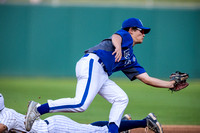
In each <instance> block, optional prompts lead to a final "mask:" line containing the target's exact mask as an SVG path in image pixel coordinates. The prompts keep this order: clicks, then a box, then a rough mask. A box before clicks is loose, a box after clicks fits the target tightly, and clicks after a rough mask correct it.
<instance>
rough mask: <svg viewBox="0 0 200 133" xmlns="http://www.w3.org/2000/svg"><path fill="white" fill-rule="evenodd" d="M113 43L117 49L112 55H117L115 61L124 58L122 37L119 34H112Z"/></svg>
mask: <svg viewBox="0 0 200 133" xmlns="http://www.w3.org/2000/svg"><path fill="white" fill-rule="evenodd" d="M112 43H113V45H114V47H115V51H114V52H113V53H112V55H114V54H116V55H115V62H119V61H120V60H121V58H122V48H121V43H122V37H121V36H120V35H118V34H113V35H112Z"/></svg>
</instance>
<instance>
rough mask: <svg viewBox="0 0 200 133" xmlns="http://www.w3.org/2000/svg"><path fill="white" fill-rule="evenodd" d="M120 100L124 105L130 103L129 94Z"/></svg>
mask: <svg viewBox="0 0 200 133" xmlns="http://www.w3.org/2000/svg"><path fill="white" fill-rule="evenodd" d="M119 102H120V103H123V105H126V106H127V105H128V102H129V98H128V96H127V95H124V96H123V97H121V98H120V99H119Z"/></svg>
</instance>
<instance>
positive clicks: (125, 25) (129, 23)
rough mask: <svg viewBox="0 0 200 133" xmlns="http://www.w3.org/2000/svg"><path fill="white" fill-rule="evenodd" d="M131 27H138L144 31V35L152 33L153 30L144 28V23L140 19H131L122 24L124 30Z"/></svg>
mask: <svg viewBox="0 0 200 133" xmlns="http://www.w3.org/2000/svg"><path fill="white" fill-rule="evenodd" d="M129 27H137V28H140V29H143V30H144V34H147V33H149V32H150V30H151V28H148V27H143V24H142V21H141V20H140V19H138V18H129V19H126V20H124V22H123V23H122V29H124V28H129Z"/></svg>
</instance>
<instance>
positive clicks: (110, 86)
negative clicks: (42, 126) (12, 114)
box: [25, 18, 175, 133]
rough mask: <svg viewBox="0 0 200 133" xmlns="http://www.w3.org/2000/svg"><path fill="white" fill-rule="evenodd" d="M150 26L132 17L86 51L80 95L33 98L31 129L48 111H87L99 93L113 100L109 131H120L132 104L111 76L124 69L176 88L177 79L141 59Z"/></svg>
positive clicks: (78, 71) (153, 83)
mask: <svg viewBox="0 0 200 133" xmlns="http://www.w3.org/2000/svg"><path fill="white" fill-rule="evenodd" d="M149 32H150V28H148V27H144V26H143V24H142V22H141V20H139V19H137V18H129V19H127V20H125V21H124V22H123V23H122V28H121V29H120V30H118V31H117V32H115V33H114V34H113V35H112V36H111V37H110V38H107V39H104V40H103V41H101V42H100V43H99V44H98V45H96V46H94V47H92V48H89V49H88V50H86V51H85V55H84V56H83V57H82V58H81V59H80V60H79V61H78V62H77V64H76V77H77V86H76V95H75V97H74V98H62V99H58V100H48V102H47V103H45V104H42V105H40V104H39V103H36V102H34V101H32V102H31V103H30V104H29V107H28V111H27V115H26V121H25V124H26V125H25V126H26V129H27V130H30V129H31V127H32V124H33V122H34V120H35V119H36V118H37V117H39V116H40V115H43V114H45V113H53V112H83V111H85V110H86V109H87V108H88V107H89V105H90V104H91V102H92V101H93V99H94V98H95V96H96V95H97V94H99V95H101V96H102V97H103V98H105V99H106V100H107V101H108V102H110V103H111V104H112V107H111V110H110V114H109V132H111V133H116V132H118V127H119V126H120V120H121V117H122V115H123V112H124V110H125V108H126V106H127V104H128V96H127V95H126V93H125V92H124V91H123V90H122V89H121V88H120V87H119V86H118V85H117V84H116V83H115V82H113V81H112V80H110V79H109V76H110V75H112V73H114V72H116V71H122V72H123V73H124V74H125V75H126V76H127V77H128V78H129V79H130V80H131V81H133V80H135V79H139V80H141V81H142V82H143V83H145V84H148V85H151V86H154V87H159V88H173V87H174V84H175V81H164V80H160V79H157V78H153V77H150V76H149V75H148V74H147V72H146V71H145V69H144V68H143V67H142V66H141V65H140V64H139V63H138V61H137V58H136V56H135V55H134V53H133V47H134V46H135V45H136V44H141V43H142V42H143V39H144V37H145V35H146V34H147V33H149Z"/></svg>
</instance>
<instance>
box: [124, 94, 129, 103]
mask: <svg viewBox="0 0 200 133" xmlns="http://www.w3.org/2000/svg"><path fill="white" fill-rule="evenodd" d="M128 102H129V98H128V96H127V95H126V96H125V97H124V103H125V104H126V105H128Z"/></svg>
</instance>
